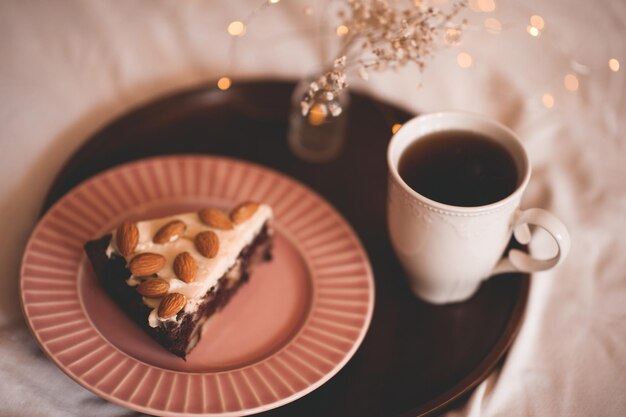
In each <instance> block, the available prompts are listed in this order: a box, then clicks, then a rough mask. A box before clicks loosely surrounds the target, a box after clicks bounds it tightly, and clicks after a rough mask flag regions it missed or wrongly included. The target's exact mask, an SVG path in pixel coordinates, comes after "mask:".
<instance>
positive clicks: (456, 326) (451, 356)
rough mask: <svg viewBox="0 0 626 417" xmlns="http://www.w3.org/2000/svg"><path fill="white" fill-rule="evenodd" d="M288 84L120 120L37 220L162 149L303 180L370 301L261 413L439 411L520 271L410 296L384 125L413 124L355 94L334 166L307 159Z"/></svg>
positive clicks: (472, 367) (201, 92)
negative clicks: (319, 375)
mask: <svg viewBox="0 0 626 417" xmlns="http://www.w3.org/2000/svg"><path fill="white" fill-rule="evenodd" d="M293 88H294V83H291V82H282V81H263V82H244V83H234V85H233V87H232V88H230V89H229V90H227V91H220V90H217V89H215V88H213V86H203V87H198V88H195V89H193V90H189V91H184V92H181V93H177V94H174V95H171V96H168V97H165V98H162V99H159V100H156V101H154V102H152V103H149V104H147V105H145V106H143V107H141V108H139V109H136V110H134V111H132V112H130V113H129V114H127V115H125V116H123V117H122V118H120V119H117V120H115V121H113V122H111V123H110V124H108V125H107V126H105V127H104V128H103V129H101V130H100V131H99V132H98V133H97V134H95V135H94V136H92V137H91V138H89V139H88V140H87V142H86V143H85V144H84V145H83V146H82V147H81V148H80V149H79V150H78V151H77V152H76V153H75V154H74V155H73V156H72V157H71V158H70V159H69V160H68V162H67V163H66V164H65V166H64V168H63V169H62V170H61V171H60V173H59V174H58V176H57V177H56V179H55V181H54V183H53V185H52V186H51V188H50V191H49V193H48V195H47V197H46V200H45V203H44V207H43V210H42V213H43V212H45V211H46V210H47V209H48V208H49V207H50V206H51V205H52V204H53V203H54V202H55V201H56V200H58V199H59V198H60V197H61V196H63V195H64V194H65V193H66V192H68V191H69V190H70V189H71V188H72V187H74V186H76V185H77V184H79V183H80V182H81V181H83V180H84V179H86V178H89V177H91V176H93V175H95V174H96V173H98V172H101V171H103V170H105V169H107V168H110V167H113V166H116V165H119V164H121V163H124V162H128V161H132V160H136V159H140V158H144V157H148V156H156V155H167V154H190V153H199V154H213V155H226V156H232V157H236V158H239V159H245V160H250V161H253V162H256V163H259V164H262V165H265V166H268V167H272V168H274V169H276V170H279V171H281V172H283V173H285V174H286V175H288V176H291V177H293V178H295V179H298V180H300V181H301V182H303V183H305V184H307V185H308V186H310V187H311V188H313V189H314V190H316V191H317V192H319V193H320V194H321V195H323V196H324V197H325V198H327V199H328V200H329V201H330V202H331V203H332V204H333V205H334V206H335V208H336V209H337V210H338V211H340V212H341V213H342V214H343V215H344V216H345V217H346V218H347V220H348V221H349V222H350V223H351V224H352V226H353V227H354V229H355V230H356V232H357V234H358V236H359V238H360V239H361V241H362V243H363V245H364V246H365V249H366V251H367V253H368V255H369V257H370V262H371V264H372V267H373V271H374V277H375V283H376V306H375V310H374V316H373V318H372V322H371V326H370V329H369V331H368V333H367V335H366V337H365V340H364V341H363V344H362V345H361V347H360V348H359V350H358V351H357V353H356V354H355V356H354V357H353V358H352V359H351V360H350V362H349V363H348V364H347V365H346V366H345V367H344V368H343V369H342V370H341V371H340V372H339V373H338V374H337V375H336V376H335V377H334V378H332V379H331V380H330V381H328V382H327V383H326V384H324V385H323V386H321V387H320V388H318V389H317V390H315V391H313V392H312V393H310V394H308V395H307V396H305V397H303V398H301V399H298V400H296V401H294V402H292V403H290V404H287V405H285V406H282V407H280V408H278V409H275V410H272V411H269V412H266V413H264V414H263V415H267V416H294V415H297V416H321V415H324V416H341V417H344V416H352V415H354V416H361V417H367V416H372V417H374V416H396V415H407V416H409V415H410V416H415V415H422V414H433V413H437V412H441V411H442V410H444V409H446V408H447V407H449V406H450V405H451V404H453V403H454V402H455V401H456V400H458V399H459V398H462V397H463V396H464V395H465V394H467V393H469V392H470V391H471V389H472V388H474V387H475V386H476V385H477V384H479V383H480V382H481V381H482V380H484V378H485V377H486V376H487V375H488V374H489V372H490V371H491V370H492V369H493V368H494V367H495V366H496V365H497V364H498V362H499V361H500V360H501V359H502V358H503V356H504V355H505V353H506V351H507V350H508V348H509V346H510V344H511V343H512V341H513V339H514V337H515V335H516V334H517V331H518V329H519V326H520V324H521V320H522V317H523V313H524V308H525V305H526V301H527V298H528V289H529V285H530V280H529V276H528V275H524V274H508V275H502V276H498V277H495V278H492V279H490V280H488V281H486V282H485V283H484V284H483V285H482V286H481V288H480V290H479V291H478V292H477V294H475V295H474V296H473V297H472V298H471V299H470V300H468V301H466V302H463V303H457V304H451V305H446V306H434V305H430V304H427V303H424V302H422V301H420V300H419V299H417V298H415V297H414V296H413V295H412V294H411V292H410V290H409V289H408V287H407V285H406V283H405V280H404V277H403V272H402V269H401V267H400V265H399V263H398V262H397V260H396V258H395V255H394V254H393V251H392V249H391V246H390V244H389V241H388V237H387V230H386V220H385V206H386V180H387V168H386V158H385V154H386V147H387V143H388V141H389V138H390V137H391V134H392V133H391V127H392V126H393V125H394V124H395V123H402V122H404V121H406V120H407V119H409V118H410V117H412V115H411V114H409V113H407V112H405V111H402V110H400V109H398V108H396V107H393V106H391V105H389V104H386V103H382V102H380V101H377V100H374V99H372V98H370V97H367V96H363V95H360V94H352V100H351V105H350V113H349V121H348V133H347V134H348V137H347V141H346V145H345V147H344V150H343V153H342V154H341V155H340V156H339V157H338V158H337V159H335V160H333V161H332V162H328V163H323V164H309V163H306V162H303V161H302V160H300V159H298V158H296V157H295V156H293V155H292V154H291V152H290V151H289V149H288V147H287V140H286V131H287V117H288V112H289V105H290V104H289V103H290V96H291V93H292V91H293Z"/></svg>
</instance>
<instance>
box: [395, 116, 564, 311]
mask: <svg viewBox="0 0 626 417" xmlns="http://www.w3.org/2000/svg"><path fill="white" fill-rule="evenodd" d="M449 130H455V131H457V130H464V131H470V132H475V133H479V134H482V135H484V136H487V137H489V138H491V139H493V140H494V141H497V142H498V143H500V144H501V145H503V146H504V147H505V149H506V150H507V151H508V152H509V153H510V155H511V156H512V157H513V160H514V162H515V165H516V169H517V173H518V182H517V187H516V188H515V190H514V191H513V192H512V193H511V194H509V195H508V196H507V197H505V198H503V199H501V200H499V201H496V202H494V203H491V204H487V205H483V206H477V207H459V206H452V205H449V204H443V203H440V202H437V201H434V200H431V199H429V198H426V197H424V196H423V195H421V194H419V193H417V192H416V191H414V190H413V189H411V187H409V186H408V185H407V184H406V183H405V181H404V180H403V179H402V177H401V176H400V174H399V173H398V163H399V161H400V156H401V155H402V153H403V152H404V151H405V149H407V147H408V146H409V145H410V144H412V143H414V142H415V141H418V140H420V139H421V138H423V137H424V136H426V135H429V134H431V133H434V132H439V131H449ZM387 163H388V166H389V188H388V205H387V209H388V210H387V220H388V227H389V234H390V237H391V242H392V245H393V248H394V250H395V252H396V254H397V256H398V258H399V259H400V262H401V263H402V265H403V266H404V269H405V271H406V273H407V279H408V281H409V285H410V286H411V289H412V290H413V292H414V293H415V294H417V295H418V296H419V297H420V298H423V299H424V300H426V301H429V302H432V303H437V304H440V303H449V302H457V301H463V300H465V299H467V298H469V297H470V296H471V295H472V294H474V292H475V291H476V290H477V289H478V287H479V286H480V283H481V282H482V281H483V280H485V279H487V278H489V277H490V276H492V275H495V274H499V273H504V272H513V271H522V272H536V271H543V270H546V269H550V268H553V267H555V266H556V265H558V264H559V263H560V262H561V261H562V260H563V259H564V258H565V256H566V255H567V253H568V251H569V248H570V238H569V234H568V232H567V229H566V228H565V226H564V225H563V223H562V222H561V221H560V220H558V219H557V218H556V217H555V216H554V215H552V214H550V213H549V212H547V211H545V210H542V209H538V208H533V209H527V210H520V208H519V205H520V200H521V198H522V194H523V192H524V190H525V189H526V186H527V185H528V181H529V179H530V171H531V168H530V161H529V159H528V155H527V153H526V150H525V149H524V147H523V145H522V143H521V142H520V140H519V138H518V137H517V135H516V134H515V133H514V132H513V131H511V130H510V129H508V128H507V127H505V126H503V125H501V124H499V123H497V122H495V121H492V120H490V119H487V118H484V117H482V116H478V115H474V114H470V113H461V112H442V113H433V114H427V115H424V116H419V117H416V118H414V119H412V120H410V121H408V122H407V123H405V124H404V125H403V126H402V127H401V128H400V130H398V131H397V132H396V134H395V135H394V136H393V138H392V139H391V142H390V143H389V146H388V149H387ZM528 225H536V226H539V227H541V228H543V229H545V230H546V231H547V232H548V233H549V234H550V235H551V236H552V237H553V238H554V240H555V241H556V244H557V246H558V253H557V255H556V256H554V257H553V258H551V259H537V258H533V257H531V256H530V255H529V254H527V253H526V252H523V251H521V250H518V249H512V250H510V251H509V252H508V254H505V257H502V256H503V253H504V251H505V249H506V247H507V245H508V243H509V241H510V239H511V236H512V235H515V238H516V240H517V241H519V242H520V243H522V244H527V243H529V242H530V240H531V234H530V230H529V227H528Z"/></svg>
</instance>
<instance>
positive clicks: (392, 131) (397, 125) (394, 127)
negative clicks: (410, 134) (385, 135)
mask: <svg viewBox="0 0 626 417" xmlns="http://www.w3.org/2000/svg"><path fill="white" fill-rule="evenodd" d="M401 127H402V125H401V124H400V123H396V124H394V125H393V126H391V133H396V132H397V131H398V130H400V128H401Z"/></svg>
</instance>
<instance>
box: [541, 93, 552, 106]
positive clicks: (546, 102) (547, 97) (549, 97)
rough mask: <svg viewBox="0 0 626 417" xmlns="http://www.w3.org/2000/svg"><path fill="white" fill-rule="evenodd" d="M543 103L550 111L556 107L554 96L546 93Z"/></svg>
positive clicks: (542, 99)
mask: <svg viewBox="0 0 626 417" xmlns="http://www.w3.org/2000/svg"><path fill="white" fill-rule="evenodd" d="M541 102H542V103H543V105H544V106H546V108H548V109H551V108H552V107H554V97H552V94H549V93H545V94H544V95H543V97H542V98H541Z"/></svg>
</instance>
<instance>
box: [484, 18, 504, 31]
mask: <svg viewBox="0 0 626 417" xmlns="http://www.w3.org/2000/svg"><path fill="white" fill-rule="evenodd" d="M485 29H487V32H489V33H492V34H494V35H495V34H498V33H500V32H501V31H502V23H500V21H499V20H498V19H495V18H493V17H490V18H489V19H485Z"/></svg>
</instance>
